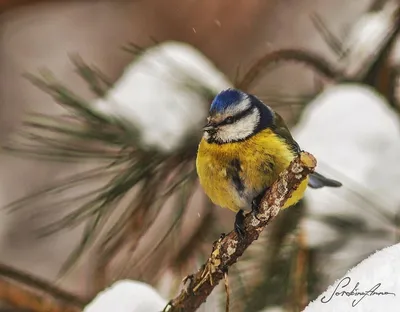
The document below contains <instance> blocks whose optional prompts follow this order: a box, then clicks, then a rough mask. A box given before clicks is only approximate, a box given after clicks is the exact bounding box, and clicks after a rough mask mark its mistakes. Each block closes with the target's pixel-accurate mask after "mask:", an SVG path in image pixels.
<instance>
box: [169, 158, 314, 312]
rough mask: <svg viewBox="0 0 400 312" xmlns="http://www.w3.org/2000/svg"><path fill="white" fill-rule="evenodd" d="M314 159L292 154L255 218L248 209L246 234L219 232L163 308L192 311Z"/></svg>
mask: <svg viewBox="0 0 400 312" xmlns="http://www.w3.org/2000/svg"><path fill="white" fill-rule="evenodd" d="M316 164H317V161H316V159H315V158H314V157H313V156H312V155H311V154H309V153H307V152H301V154H300V155H299V156H298V157H297V158H295V159H294V160H293V161H292V162H291V164H290V166H289V167H288V168H287V169H286V170H285V171H284V172H282V173H281V175H280V176H279V178H278V180H277V181H275V182H274V183H273V184H272V186H271V188H270V189H269V190H268V191H267V192H266V193H265V195H264V197H263V198H262V200H261V203H260V207H259V214H258V215H257V218H255V217H254V216H253V215H252V214H251V213H249V214H248V215H247V216H246V218H245V237H244V238H243V239H242V240H239V239H238V237H237V235H236V233H235V231H231V232H230V233H229V234H227V235H225V234H222V235H221V238H220V239H219V240H217V241H216V242H214V245H213V249H212V252H211V255H210V257H209V259H208V260H207V262H206V263H205V264H204V265H203V266H202V267H201V268H200V270H199V271H198V272H197V273H195V274H192V275H189V276H188V277H186V278H185V279H184V281H183V283H184V285H183V289H182V290H181V292H180V294H179V295H178V296H177V297H176V298H174V299H172V300H171V301H170V302H169V304H168V305H167V306H166V307H165V309H164V311H166V312H178V311H179V312H180V311H184V312H191V311H196V309H197V308H198V307H199V306H200V305H201V304H202V303H203V302H205V301H206V299H207V297H208V296H209V295H210V294H211V292H212V290H213V289H214V287H215V286H217V285H218V283H219V282H220V280H221V279H223V278H224V273H225V272H227V271H228V268H229V267H230V266H231V265H233V264H234V263H235V262H236V261H237V260H238V258H239V257H240V256H241V255H242V254H243V252H244V251H245V250H246V249H247V247H249V246H250V244H251V243H252V242H253V241H254V240H256V239H258V237H259V235H260V233H261V232H262V231H263V230H264V228H265V227H266V226H267V225H268V223H270V222H271V221H272V220H273V219H274V218H275V217H276V216H277V215H278V213H279V211H280V209H281V207H282V206H283V205H284V204H285V202H286V201H287V199H288V198H290V196H291V194H292V193H293V191H295V190H296V189H297V187H298V186H299V184H300V183H301V182H302V181H303V180H304V179H305V178H306V177H307V176H308V175H309V174H310V173H311V172H313V171H314V168H315V166H316Z"/></svg>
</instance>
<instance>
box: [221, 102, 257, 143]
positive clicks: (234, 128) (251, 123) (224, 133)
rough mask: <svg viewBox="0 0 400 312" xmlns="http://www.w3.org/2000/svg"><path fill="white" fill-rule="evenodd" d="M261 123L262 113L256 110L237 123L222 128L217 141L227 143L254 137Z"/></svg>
mask: <svg viewBox="0 0 400 312" xmlns="http://www.w3.org/2000/svg"><path fill="white" fill-rule="evenodd" d="M259 122H260V113H259V111H258V109H257V108H254V109H253V110H252V111H251V113H250V114H249V115H247V116H245V117H243V118H240V119H239V120H237V121H236V122H235V123H233V124H230V125H224V126H221V127H220V128H219V130H218V133H217V135H216V139H217V140H219V141H221V142H224V143H227V142H232V141H240V140H243V139H245V138H247V137H248V136H250V135H252V134H253V133H254V131H255V130H256V128H257V126H258V124H259Z"/></svg>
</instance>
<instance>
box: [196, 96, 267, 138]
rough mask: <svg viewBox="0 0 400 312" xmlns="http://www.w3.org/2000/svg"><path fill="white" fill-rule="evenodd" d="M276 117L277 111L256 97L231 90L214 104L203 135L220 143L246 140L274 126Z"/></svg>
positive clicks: (216, 99) (218, 97) (217, 98)
mask: <svg viewBox="0 0 400 312" xmlns="http://www.w3.org/2000/svg"><path fill="white" fill-rule="evenodd" d="M273 119H274V113H273V111H272V110H271V109H270V108H269V107H268V106H267V105H265V104H264V103H263V102H261V101H260V100H259V99H257V98H256V97H255V96H253V95H250V94H247V93H245V92H242V91H239V90H236V89H227V90H224V91H221V92H220V93H219V94H218V95H217V96H216V97H215V98H214V100H213V102H212V103H211V108H210V113H209V116H208V118H207V125H206V126H205V127H204V136H203V137H204V139H205V140H207V142H209V143H217V144H224V143H231V142H238V141H242V140H245V139H247V138H249V137H251V136H252V135H254V134H256V133H257V132H259V131H261V130H263V129H265V128H268V127H270V126H271V125H272V123H273Z"/></svg>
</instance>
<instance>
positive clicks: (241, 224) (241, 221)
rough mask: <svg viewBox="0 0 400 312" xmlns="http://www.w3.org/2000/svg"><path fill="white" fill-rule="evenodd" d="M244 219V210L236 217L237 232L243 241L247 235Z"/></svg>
mask: <svg viewBox="0 0 400 312" xmlns="http://www.w3.org/2000/svg"><path fill="white" fill-rule="evenodd" d="M244 217H245V215H244V211H243V209H240V210H239V211H238V213H237V214H236V217H235V232H236V234H237V236H238V238H239V240H242V239H243V238H244V235H245V231H244Z"/></svg>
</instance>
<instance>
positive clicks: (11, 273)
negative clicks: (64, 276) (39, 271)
mask: <svg viewBox="0 0 400 312" xmlns="http://www.w3.org/2000/svg"><path fill="white" fill-rule="evenodd" d="M0 301H4V302H5V303H7V304H10V305H11V306H13V307H18V308H23V309H28V310H29V311H37V312H41V311H51V312H58V311H60V312H61V311H63V312H80V311H82V310H83V308H84V306H85V305H86V304H87V301H86V300H84V299H81V298H79V297H77V296H75V295H73V294H70V293H67V292H66V291H64V290H61V289H59V288H57V287H55V286H53V285H51V283H48V282H46V281H44V280H41V279H38V278H37V277H33V276H30V275H29V274H27V273H24V272H20V271H18V270H16V269H14V268H12V267H9V266H7V265H4V264H0Z"/></svg>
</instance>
